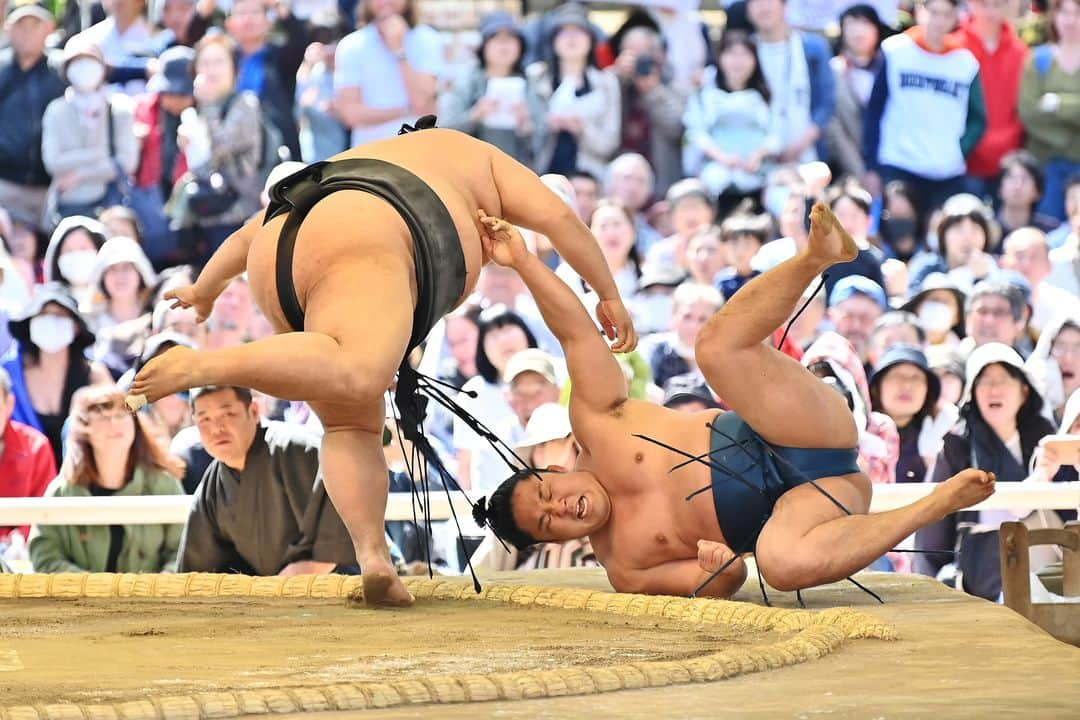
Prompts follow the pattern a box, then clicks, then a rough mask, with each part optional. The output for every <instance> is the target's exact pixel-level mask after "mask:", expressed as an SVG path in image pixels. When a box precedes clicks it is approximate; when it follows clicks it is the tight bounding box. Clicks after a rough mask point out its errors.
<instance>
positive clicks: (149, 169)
mask: <svg viewBox="0 0 1080 720" xmlns="http://www.w3.org/2000/svg"><path fill="white" fill-rule="evenodd" d="M159 104H160V103H159V101H158V95H157V94H156V93H155V94H152V95H146V96H144V97H142V98H141V99H140V100H139V102H138V103H137V104H136V105H135V134H136V135H138V136H140V137H142V146H141V149H140V151H139V168H138V170H136V171H135V185H136V186H137V187H141V188H145V187H151V186H153V185H154V184H156V183H158V182H161V123H160V122H159V119H160V115H159V113H158V110H159ZM173 165H174V167H173V176H172V177H171V178H169V179H170V180H171V181H172V182H173V183H175V182H176V181H177V179H178V178H179V177H180V176H181V175H183V174H184V173H185V172H187V158H185V157H184V153H182V152H178V153H177V154H176V162H175V163H174V164H173ZM166 199H167V198H166Z"/></svg>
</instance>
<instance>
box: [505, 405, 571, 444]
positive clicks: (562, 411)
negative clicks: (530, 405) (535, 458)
mask: <svg viewBox="0 0 1080 720" xmlns="http://www.w3.org/2000/svg"><path fill="white" fill-rule="evenodd" d="M572 432H573V428H571V427H570V412H569V411H568V410H567V409H566V408H565V407H563V406H562V405H560V404H559V403H544V404H543V405H541V406H540V407H538V408H536V409H535V410H533V414H532V415H531V416H530V417H529V422H528V423H526V424H525V435H524V436H523V437H522V438H521V440H520V441H519V442H518V443H517V446H518V448H519V449H527V448H531V447H536V446H537V445H540V444H542V443H546V442H550V441H552V440H561V439H563V438H564V437H566V436H568V435H569V434H570V433H572Z"/></svg>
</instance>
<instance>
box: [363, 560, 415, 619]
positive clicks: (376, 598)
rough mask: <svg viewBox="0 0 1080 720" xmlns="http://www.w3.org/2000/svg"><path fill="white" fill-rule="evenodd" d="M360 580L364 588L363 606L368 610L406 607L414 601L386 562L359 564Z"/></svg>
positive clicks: (375, 561) (371, 561)
mask: <svg viewBox="0 0 1080 720" xmlns="http://www.w3.org/2000/svg"><path fill="white" fill-rule="evenodd" d="M360 579H361V581H362V582H363V587H364V604H365V605H367V606H368V607H369V608H377V607H408V606H410V605H412V604H413V602H414V601H415V598H414V597H413V596H412V593H410V592H409V591H408V590H406V589H405V584H404V583H402V582H401V578H399V577H398V575H397V572H396V571H395V570H394V566H393V565H391V564H390V563H389V562H388V561H386V560H382V559H377V560H374V559H373V560H368V561H367V562H361V564H360Z"/></svg>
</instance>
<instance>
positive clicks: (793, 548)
mask: <svg viewBox="0 0 1080 720" xmlns="http://www.w3.org/2000/svg"><path fill="white" fill-rule="evenodd" d="M814 482H815V483H817V485H818V487H820V488H821V490H824V491H825V492H827V493H828V494H829V495H831V496H832V497H833V498H835V499H836V501H837V502H839V503H840V504H841V505H843V506H844V507H845V508H847V509H848V510H850V511H851V513H852V514H854V515H865V514H866V513H867V512H868V511H869V509H870V498H871V495H872V494H873V490H872V489H871V485H870V479H869V478H867V477H866V475H864V474H863V473H852V474H850V475H841V476H838V477H827V478H819V479H817V480H815V481H814ZM846 516H847V513H845V512H844V511H843V510H841V509H840V508H839V507H837V506H836V504H835V503H833V502H832V501H831V500H830V499H829V498H828V497H826V496H825V495H824V494H823V493H822V492H820V491H819V490H818V489H817V488H815V487H814V486H813V485H811V484H810V483H805V484H803V485H799V486H798V487H794V488H792V489H790V490H788V491H787V492H786V493H784V494H783V495H781V496H780V499H779V500H777V501H776V505H775V506H774V507H773V511H772V515H771V516H770V517H769V519H768V521H767V522H766V523H765V527H763V528H762V530H761V535H759V536H758V542H757V548H756V549H755V551H754V557H755V558H756V559H757V562H758V566H759V567H761V568H762V572H765V568H766V567H767V566H769V565H770V564H771V563H774V562H778V561H780V562H782V561H784V560H786V559H788V558H790V557H791V556H792V555H793V554H797V553H798V552H800V551H801V550H803V549H804V548H805V547H806V536H807V535H808V534H810V532H811V531H812V530H813V529H814V528H816V527H818V526H820V525H824V524H825V523H827V522H830V521H832V520H837V519H839V518H842V517H846ZM815 551H816V550H815Z"/></svg>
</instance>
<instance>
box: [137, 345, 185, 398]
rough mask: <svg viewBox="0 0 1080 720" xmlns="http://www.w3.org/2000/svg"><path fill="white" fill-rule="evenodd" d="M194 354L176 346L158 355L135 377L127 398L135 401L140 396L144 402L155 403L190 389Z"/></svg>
mask: <svg viewBox="0 0 1080 720" xmlns="http://www.w3.org/2000/svg"><path fill="white" fill-rule="evenodd" d="M195 354H196V353H195V351H194V350H192V349H191V348H186V347H183V346H182V345H177V346H176V347H173V348H169V349H168V350H166V351H165V352H163V353H162V354H160V355H158V356H157V357H156V358H154V359H153V360H151V361H150V362H148V363H146V365H144V366H143V368H142V370H140V371H139V374H138V375H136V376H135V379H134V380H133V381H132V383H131V388H130V389H129V390H128V397H129V398H132V399H135V398H138V397H139V396H140V395H142V396H145V400H146V402H155V401H157V400H160V399H161V398H163V397H165V396H166V395H172V394H173V393H177V392H180V391H181V390H188V389H190V388H191V387H192V383H191V377H192V373H191V371H192V363H194V362H195Z"/></svg>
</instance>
